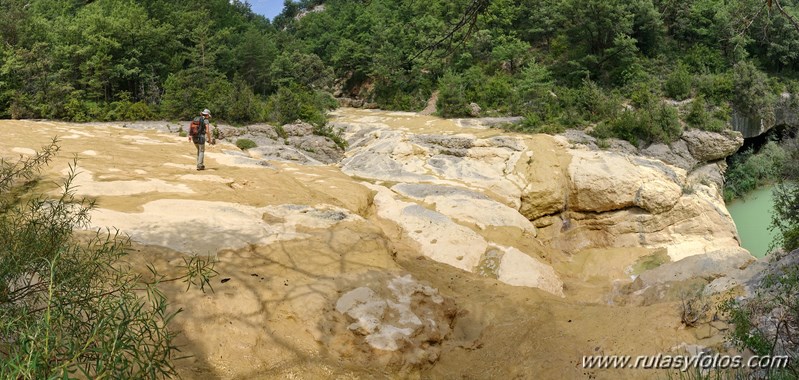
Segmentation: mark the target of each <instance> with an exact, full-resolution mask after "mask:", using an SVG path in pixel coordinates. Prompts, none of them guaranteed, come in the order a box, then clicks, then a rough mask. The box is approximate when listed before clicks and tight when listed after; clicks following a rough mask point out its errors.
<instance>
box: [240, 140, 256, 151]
mask: <svg viewBox="0 0 799 380" xmlns="http://www.w3.org/2000/svg"><path fill="white" fill-rule="evenodd" d="M236 146H237V147H239V149H241V150H247V149H252V148H255V147H257V146H258V144H256V143H255V141H252V140H250V139H238V140H236Z"/></svg>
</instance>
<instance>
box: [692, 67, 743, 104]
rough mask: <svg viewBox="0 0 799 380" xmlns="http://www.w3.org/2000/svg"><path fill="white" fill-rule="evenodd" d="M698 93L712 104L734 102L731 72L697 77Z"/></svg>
mask: <svg viewBox="0 0 799 380" xmlns="http://www.w3.org/2000/svg"><path fill="white" fill-rule="evenodd" d="M696 82H697V85H696V87H697V93H698V94H699V95H702V96H703V97H704V98H705V99H706V100H707V101H709V102H710V103H712V104H717V105H718V104H722V103H726V102H730V101H732V98H733V94H734V92H735V91H734V85H733V79H732V73H731V72H724V73H720V74H708V75H700V76H698V77H697V81H696Z"/></svg>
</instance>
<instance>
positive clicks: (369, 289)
mask: <svg viewBox="0 0 799 380" xmlns="http://www.w3.org/2000/svg"><path fill="white" fill-rule="evenodd" d="M456 313H457V309H456V307H455V305H454V303H453V302H452V300H450V299H447V298H445V297H442V296H441V295H440V294H439V292H438V290H437V289H435V288H433V287H431V286H429V285H425V284H422V283H420V282H418V281H417V280H416V279H414V278H413V277H412V276H411V275H404V276H397V277H394V278H392V279H390V280H388V281H387V282H386V283H377V284H372V285H370V286H361V287H358V288H355V289H352V290H350V291H348V292H346V293H344V294H343V295H342V296H341V297H340V298H339V299H338V300H337V301H336V303H335V309H334V311H331V312H329V314H328V317H329V318H328V320H327V322H326V324H325V328H326V329H328V331H329V332H330V335H329V336H327V337H326V338H325V339H324V342H325V343H329V344H330V345H331V347H330V349H331V350H333V351H336V352H338V354H339V355H342V356H351V355H352V354H353V351H356V352H357V351H360V352H361V353H363V354H365V356H366V358H362V359H361V360H364V361H366V362H378V363H381V364H382V365H384V366H391V367H400V368H402V367H404V368H406V369H407V368H408V367H409V366H410V367H424V366H430V365H431V364H433V363H435V362H436V361H437V360H438V358H439V356H440V355H441V345H442V343H443V342H444V339H446V338H447V336H448V335H449V334H450V332H451V331H452V324H453V321H454V319H455V315H456Z"/></svg>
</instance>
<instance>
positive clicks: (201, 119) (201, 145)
mask: <svg viewBox="0 0 799 380" xmlns="http://www.w3.org/2000/svg"><path fill="white" fill-rule="evenodd" d="M210 118H211V111H209V110H208V108H206V109H204V110H203V112H200V116H198V117H196V118H194V120H193V121H192V122H191V123H192V126H190V127H189V141H192V142H194V146H195V147H197V170H205V164H204V163H203V160H204V158H205V157H204V156H205V142H206V141H208V142H209V143H211V144H213V143H214V142H213V140H212V139H211V128H210V124H211V122H210V121H209V120H208V119H210ZM194 128H196V131H195V130H194Z"/></svg>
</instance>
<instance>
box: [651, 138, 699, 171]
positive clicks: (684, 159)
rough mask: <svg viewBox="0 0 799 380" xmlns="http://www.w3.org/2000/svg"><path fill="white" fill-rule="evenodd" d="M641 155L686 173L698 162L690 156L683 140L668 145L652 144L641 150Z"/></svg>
mask: <svg viewBox="0 0 799 380" xmlns="http://www.w3.org/2000/svg"><path fill="white" fill-rule="evenodd" d="M641 154H642V155H644V156H646V157H649V158H653V159H655V160H660V161H663V162H664V163H667V164H669V165H672V166H676V167H678V168H681V169H684V170H687V171H691V170H692V169H693V168H694V166H696V164H697V163H698V162H699V161H698V160H697V159H696V158H694V156H692V155H691V152H690V151H689V150H688V144H687V143H686V142H685V140H677V141H675V142H673V143H671V144H669V145H666V144H663V143H657V144H652V145H650V146H648V147H646V148H645V149H642V150H641Z"/></svg>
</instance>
